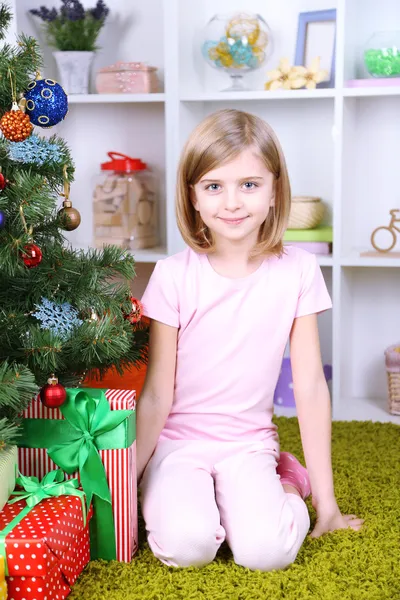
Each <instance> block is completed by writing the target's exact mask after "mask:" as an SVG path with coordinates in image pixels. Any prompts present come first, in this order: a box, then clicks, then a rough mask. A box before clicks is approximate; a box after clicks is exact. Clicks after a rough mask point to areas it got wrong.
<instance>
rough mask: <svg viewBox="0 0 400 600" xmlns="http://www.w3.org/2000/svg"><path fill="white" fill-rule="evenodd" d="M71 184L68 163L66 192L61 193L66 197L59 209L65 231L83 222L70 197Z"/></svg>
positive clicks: (73, 228) (65, 169)
mask: <svg viewBox="0 0 400 600" xmlns="http://www.w3.org/2000/svg"><path fill="white" fill-rule="evenodd" d="M69 190H70V185H69V181H68V174H67V165H64V193H62V194H61V196H63V197H64V198H65V200H64V201H63V206H62V208H60V210H59V211H58V216H59V217H60V218H61V219H62V228H63V229H64V230H65V231H74V230H75V229H77V228H78V227H79V225H80V223H81V215H80V212H79V210H77V209H76V208H73V206H72V202H71V200H70V199H69Z"/></svg>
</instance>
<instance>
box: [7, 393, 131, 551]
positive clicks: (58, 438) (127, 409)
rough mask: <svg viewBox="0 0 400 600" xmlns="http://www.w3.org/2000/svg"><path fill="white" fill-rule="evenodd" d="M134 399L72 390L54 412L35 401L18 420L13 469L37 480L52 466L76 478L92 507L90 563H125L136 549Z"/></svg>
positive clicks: (53, 409)
mask: <svg viewBox="0 0 400 600" xmlns="http://www.w3.org/2000/svg"><path fill="white" fill-rule="evenodd" d="M135 398H136V393H135V391H134V390H112V389H108V390H103V389H92V388H76V389H75V388H73V389H67V398H66V401H65V402H64V404H63V405H62V406H61V407H60V408H47V407H45V406H44V405H43V404H42V403H41V401H40V399H39V397H37V398H35V399H34V400H33V401H32V403H31V404H30V406H29V407H28V408H27V409H26V411H25V412H24V415H23V416H24V419H23V421H22V427H21V430H22V431H21V434H22V435H21V437H20V439H19V441H18V446H19V452H18V454H19V468H20V470H21V472H23V473H24V474H25V475H29V476H32V475H34V476H36V477H38V478H39V479H42V478H43V477H44V475H45V474H46V473H47V472H49V471H51V470H53V469H55V468H57V466H58V467H60V468H61V469H62V470H63V471H65V472H66V473H67V474H68V475H69V476H71V477H72V476H77V475H78V476H79V479H80V482H81V485H82V488H83V490H84V492H85V493H86V497H87V501H88V504H89V505H90V503H91V502H93V508H94V518H93V519H92V521H91V524H90V540H91V558H92V559H97V558H103V559H105V560H111V559H117V560H120V561H125V562H129V561H130V560H131V558H132V556H133V555H134V553H135V552H136V550H137V489H136V412H135ZM44 419H45V421H46V422H45V424H44V422H43V420H44Z"/></svg>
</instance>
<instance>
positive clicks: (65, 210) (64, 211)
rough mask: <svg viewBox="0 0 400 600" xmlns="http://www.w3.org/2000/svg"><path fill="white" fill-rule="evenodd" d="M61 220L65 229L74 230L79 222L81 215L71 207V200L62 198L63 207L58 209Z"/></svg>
mask: <svg viewBox="0 0 400 600" xmlns="http://www.w3.org/2000/svg"><path fill="white" fill-rule="evenodd" d="M58 214H59V216H60V217H61V219H62V222H63V225H62V227H63V229H64V230H65V231H74V230H75V229H77V228H78V227H79V225H80V223H81V215H80V212H79V210H77V209H76V208H73V206H72V202H71V200H64V202H63V207H62V208H61V209H60V210H59V211H58Z"/></svg>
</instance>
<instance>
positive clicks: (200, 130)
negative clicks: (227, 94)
mask: <svg viewBox="0 0 400 600" xmlns="http://www.w3.org/2000/svg"><path fill="white" fill-rule="evenodd" d="M249 146H253V147H255V148H256V149H257V150H258V152H259V154H260V158H261V159H262V160H263V161H264V164H265V166H266V167H267V169H268V170H269V171H270V172H271V173H272V174H273V176H274V192H275V206H274V207H271V209H270V211H269V213H268V216H267V218H266V220H265V221H264V223H263V224H262V225H261V227H260V231H259V238H258V242H257V244H256V246H255V248H254V249H253V252H252V256H257V255H261V254H276V255H278V256H279V255H281V253H282V251H283V242H282V240H283V234H284V232H285V230H286V227H287V223H288V219H289V211H290V198H291V192H290V183H289V176H288V172H287V167H286V161H285V157H284V155H283V152H282V148H281V145H280V143H279V141H278V139H277V137H276V135H275V133H274V131H273V130H272V128H271V127H270V126H269V125H268V124H267V123H266V122H265V121H263V120H262V119H260V118H259V117H256V116H255V115H251V114H249V113H247V112H243V111H240V110H233V109H223V110H219V111H217V112H215V113H213V114H212V115H210V116H208V117H207V118H206V119H204V120H203V121H202V122H201V123H200V124H199V125H198V126H197V127H196V128H195V129H194V131H193V132H192V134H191V135H190V137H189V139H188V140H187V142H186V145H185V147H184V149H183V151H182V154H181V158H180V162H179V167H178V178H177V190H176V219H177V224H178V228H179V231H180V232H181V235H182V237H183V239H184V241H185V242H186V244H187V245H188V246H189V247H190V248H192V249H193V250H194V251H195V252H200V253H201V252H213V250H214V247H215V246H214V241H213V236H212V232H211V231H210V230H209V229H208V228H207V226H206V225H205V223H204V222H203V220H202V218H201V217H200V215H199V213H198V211H197V210H196V209H195V208H194V206H193V202H192V199H191V193H194V192H193V191H192V190H191V187H192V186H194V185H195V184H196V183H198V182H199V181H200V179H201V178H202V177H203V176H204V175H205V174H206V173H208V172H209V171H211V170H212V169H215V168H217V167H219V166H221V165H223V164H224V163H227V162H230V161H231V160H233V159H234V158H236V157H237V156H238V155H239V154H240V153H241V152H242V151H243V150H245V149H246V148H248V147H249Z"/></svg>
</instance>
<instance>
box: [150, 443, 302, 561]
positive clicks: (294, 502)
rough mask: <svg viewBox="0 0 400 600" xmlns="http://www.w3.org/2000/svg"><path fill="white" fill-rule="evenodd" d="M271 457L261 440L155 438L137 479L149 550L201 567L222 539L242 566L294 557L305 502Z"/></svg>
mask: <svg viewBox="0 0 400 600" xmlns="http://www.w3.org/2000/svg"><path fill="white" fill-rule="evenodd" d="M277 459H278V455H277V453H276V451H274V450H271V449H268V448H266V447H265V444H264V443H263V442H255V443H254V442H244V443H243V442H240V443H238V442H213V441H172V440H171V441H170V440H163V441H160V442H159V443H158V446H157V448H156V450H155V452H154V454H153V456H152V458H151V460H150V462H149V464H148V465H147V468H146V470H145V472H144V476H143V479H142V482H141V493H142V512H143V517H144V520H145V522H146V529H147V534H148V542H149V545H150V548H151V550H152V552H153V553H154V555H155V556H156V557H157V558H159V559H160V560H161V561H162V562H163V563H165V564H166V565H169V566H173V567H188V566H196V567H201V566H204V565H206V564H207V563H210V562H211V561H212V560H213V559H214V558H215V555H216V553H217V551H218V548H219V547H220V545H221V544H222V542H223V541H224V540H225V539H226V541H227V542H228V544H229V547H230V548H231V550H232V553H233V557H234V560H235V562H236V563H237V564H238V565H242V566H244V567H248V568H249V569H259V570H261V571H271V570H273V569H283V568H285V567H287V566H288V565H290V564H291V563H293V562H294V560H295V559H296V556H297V553H298V551H299V549H300V547H301V545H302V543H303V541H304V538H305V536H306V535H307V532H308V529H309V527H310V519H309V515H308V510H307V507H306V504H305V503H304V501H303V500H302V499H301V498H300V497H299V496H296V495H295V494H288V493H286V492H285V491H284V489H283V487H282V485H281V483H280V478H279V475H277V473H276V466H277Z"/></svg>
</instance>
